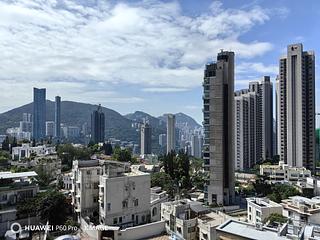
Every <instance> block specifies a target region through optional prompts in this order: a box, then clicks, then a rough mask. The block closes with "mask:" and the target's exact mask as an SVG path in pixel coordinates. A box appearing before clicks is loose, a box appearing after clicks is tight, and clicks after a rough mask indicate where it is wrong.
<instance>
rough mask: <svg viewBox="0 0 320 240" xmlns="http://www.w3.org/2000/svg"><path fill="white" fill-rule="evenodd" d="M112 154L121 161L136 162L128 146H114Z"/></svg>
mask: <svg viewBox="0 0 320 240" xmlns="http://www.w3.org/2000/svg"><path fill="white" fill-rule="evenodd" d="M112 156H113V157H114V158H115V160H117V161H119V162H130V163H134V162H135V160H134V159H133V158H132V153H131V151H130V149H128V148H125V149H121V148H120V147H119V146H117V147H115V148H114V151H113V155H112Z"/></svg>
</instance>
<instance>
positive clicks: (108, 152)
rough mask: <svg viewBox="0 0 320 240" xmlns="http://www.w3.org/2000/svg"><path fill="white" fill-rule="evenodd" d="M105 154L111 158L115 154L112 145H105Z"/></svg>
mask: <svg viewBox="0 0 320 240" xmlns="http://www.w3.org/2000/svg"><path fill="white" fill-rule="evenodd" d="M103 149H104V154H106V155H108V156H110V155H112V153H113V149H112V145H111V143H107V144H103Z"/></svg>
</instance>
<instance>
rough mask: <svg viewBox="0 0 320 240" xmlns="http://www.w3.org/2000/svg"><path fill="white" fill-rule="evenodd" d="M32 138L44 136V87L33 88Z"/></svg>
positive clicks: (37, 138) (38, 138) (36, 138)
mask: <svg viewBox="0 0 320 240" xmlns="http://www.w3.org/2000/svg"><path fill="white" fill-rule="evenodd" d="M32 135H33V138H34V139H35V140H36V141H38V140H41V139H44V138H45V136H46V89H45V88H42V89H39V88H33V134H32Z"/></svg>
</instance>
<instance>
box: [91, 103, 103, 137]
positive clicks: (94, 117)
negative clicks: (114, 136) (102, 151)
mask: <svg viewBox="0 0 320 240" xmlns="http://www.w3.org/2000/svg"><path fill="white" fill-rule="evenodd" d="M104 133H105V117H104V113H103V112H102V108H101V105H99V106H98V109H97V110H94V111H93V113H92V114H91V140H92V141H93V142H94V143H100V142H104Z"/></svg>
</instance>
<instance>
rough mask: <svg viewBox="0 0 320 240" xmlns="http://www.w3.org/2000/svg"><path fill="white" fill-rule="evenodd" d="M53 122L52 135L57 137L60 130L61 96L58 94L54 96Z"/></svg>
mask: <svg viewBox="0 0 320 240" xmlns="http://www.w3.org/2000/svg"><path fill="white" fill-rule="evenodd" d="M54 123H55V127H54V136H55V137H56V138H57V139H59V138H60V132H61V97H59V96H56V98H55V109H54Z"/></svg>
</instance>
